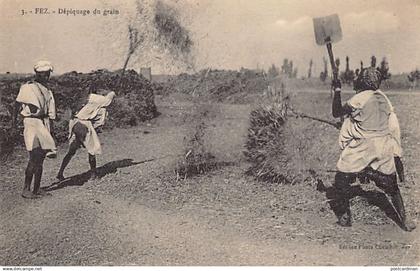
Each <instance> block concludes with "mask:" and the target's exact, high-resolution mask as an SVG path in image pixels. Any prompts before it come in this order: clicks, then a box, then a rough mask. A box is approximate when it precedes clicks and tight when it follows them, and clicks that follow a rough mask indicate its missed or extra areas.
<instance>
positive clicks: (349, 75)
mask: <svg viewBox="0 0 420 271" xmlns="http://www.w3.org/2000/svg"><path fill="white" fill-rule="evenodd" d="M322 61H323V63H324V70H323V71H321V73H320V75H319V79H320V80H321V81H322V82H325V81H326V79H327V78H328V62H327V59H326V58H325V57H323V58H322ZM312 65H313V61H312V59H311V61H310V62H309V70H311V69H312ZM335 65H336V66H337V68H338V69H339V70H340V58H337V59H336V60H335ZM370 66H371V67H373V68H376V69H377V70H378V71H379V72H380V74H381V78H382V80H387V79H389V78H391V73H390V72H389V63H388V61H387V59H386V57H383V58H382V61H381V63H380V65H379V66H378V67H377V60H376V56H372V57H371V59H370ZM363 68H364V67H363V61H360V68H357V69H355V70H352V69H350V58H349V57H348V56H346V68H345V70H344V71H342V72H340V80H341V81H342V82H343V83H344V84H348V85H351V84H353V80H354V79H355V78H356V77H357V76H358V75H359V73H360V71H361V70H362V69H363ZM308 75H309V73H308ZM308 78H310V76H308Z"/></svg>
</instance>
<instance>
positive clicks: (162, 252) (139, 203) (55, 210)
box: [0, 92, 420, 265]
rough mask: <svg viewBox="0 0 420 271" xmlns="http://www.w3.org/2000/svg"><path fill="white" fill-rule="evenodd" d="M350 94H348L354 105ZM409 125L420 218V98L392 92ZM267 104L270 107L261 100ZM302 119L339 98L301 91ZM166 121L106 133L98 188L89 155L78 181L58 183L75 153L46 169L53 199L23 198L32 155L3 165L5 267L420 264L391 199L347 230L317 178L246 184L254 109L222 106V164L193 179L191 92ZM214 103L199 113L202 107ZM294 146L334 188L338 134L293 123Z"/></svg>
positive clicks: (359, 213) (216, 124) (215, 131)
mask: <svg viewBox="0 0 420 271" xmlns="http://www.w3.org/2000/svg"><path fill="white" fill-rule="evenodd" d="M348 95H349V94H345V95H344V96H347V97H348ZM390 99H391V101H392V102H393V103H394V105H395V107H396V109H397V113H398V116H399V119H400V123H401V128H402V136H403V148H404V150H405V154H404V159H403V161H404V163H405V166H406V172H407V173H406V174H407V182H406V183H403V184H400V187H401V190H402V194H403V196H404V199H405V202H406V209H407V212H408V214H409V217H410V218H411V219H412V220H414V221H415V222H416V223H417V222H418V220H419V218H420V214H419V211H420V197H419V196H420V194H419V190H420V183H419V177H420V160H419V159H417V155H418V153H419V152H420V143H419V142H418V135H419V132H420V122H419V119H420V110H418V104H420V95H418V94H417V93H409V92H405V93H401V94H391V95H390ZM255 100H258V99H255ZM291 100H292V103H293V105H294V106H295V108H296V109H297V110H300V111H301V112H304V113H306V114H311V115H313V116H317V117H320V118H324V119H330V120H332V117H330V115H329V112H330V102H331V101H330V98H329V94H328V92H322V93H321V92H296V93H291ZM156 104H157V107H158V110H159V112H161V113H162V114H161V115H160V116H159V117H157V118H156V119H153V120H151V121H149V122H147V123H144V124H141V125H140V126H137V127H133V128H129V129H121V128H117V129H114V130H112V131H106V132H104V133H103V134H101V135H100V137H101V139H102V143H103V144H104V146H103V150H104V153H103V155H101V156H100V157H99V158H98V165H99V166H100V175H101V178H100V179H96V180H88V178H87V176H86V174H84V173H85V172H86V171H87V170H88V163H87V153H86V151H85V150H81V151H79V153H78V154H77V155H76V157H75V158H74V160H73V161H72V162H71V163H70V165H69V167H68V169H67V171H66V172H65V174H66V176H70V178H68V179H66V180H65V181H63V182H61V183H56V180H55V179H54V176H55V174H56V171H57V170H58V167H59V163H60V162H61V159H62V158H63V156H64V154H65V147H66V146H61V148H60V152H59V156H58V158H57V159H55V160H47V161H46V162H45V165H44V175H43V183H42V185H43V186H44V188H46V189H47V190H49V192H50V194H51V195H50V196H46V197H43V198H41V199H36V200H25V199H23V198H21V197H20V190H21V188H22V183H23V176H24V170H25V164H26V160H27V154H26V152H25V151H24V149H22V148H19V149H18V150H17V151H15V152H14V153H13V155H12V157H9V159H8V160H7V161H6V162H4V163H2V164H1V165H0V172H1V176H2V181H1V182H0V191H1V193H0V194H1V197H0V215H1V220H0V221H1V222H0V229H1V231H0V265H418V264H419V263H420V259H419V256H420V254H419V234H418V231H419V230H418V229H417V230H415V231H413V232H410V233H407V232H404V231H402V230H401V229H400V228H399V227H398V226H397V225H396V224H395V223H394V222H393V221H392V220H391V219H390V218H389V217H387V216H386V214H385V212H383V211H382V210H381V209H380V208H379V207H378V206H377V205H379V206H380V204H378V202H379V201H380V199H382V197H381V193H380V192H379V191H376V189H375V188H374V187H373V186H371V185H363V186H362V189H364V190H366V191H371V193H366V194H367V195H371V196H370V198H369V197H366V198H364V197H357V198H355V199H354V200H353V210H354V223H353V227H351V228H341V227H339V226H337V225H336V224H335V221H336V220H335V217H334V214H333V213H332V211H331V210H330V209H329V207H328V204H327V202H326V197H325V195H324V194H323V193H320V192H318V191H317V190H316V185H315V179H311V178H308V179H306V180H305V181H303V180H302V181H301V182H297V183H296V184H295V185H285V184H276V183H265V182H259V181H256V180H254V179H253V178H251V177H250V176H247V175H245V174H244V173H245V171H246V170H247V168H248V167H249V164H248V163H247V162H246V160H245V157H244V156H243V151H244V147H243V146H244V143H245V140H246V136H247V129H248V121H249V113H250V111H251V110H252V109H253V108H254V107H256V106H257V105H258V101H254V102H253V103H249V104H242V105H230V104H219V103H213V104H212V105H211V106H209V108H210V109H209V110H210V111H211V112H209V114H206V115H205V118H204V122H205V133H204V141H205V142H206V143H205V144H206V148H207V150H210V151H211V153H212V154H213V155H214V156H215V159H217V161H219V162H220V165H221V166H219V167H217V169H216V170H214V171H211V172H207V173H206V174H203V175H197V176H193V177H191V178H182V176H181V177H180V176H177V174H176V173H175V171H174V168H175V167H176V165H177V163H178V161H179V159H180V157H183V156H184V155H185V145H184V142H185V137H186V136H188V135H190V134H191V129H195V128H194V127H196V126H194V125H195V123H194V121H191V120H193V119H194V112H196V111H195V110H194V108H197V105H194V103H193V102H192V101H187V100H184V99H182V96H181V95H169V96H165V97H164V98H162V97H157V98H156ZM201 106H202V105H198V107H201ZM290 127H291V130H290V134H289V138H288V140H289V141H288V142H289V143H290V144H293V146H299V147H297V148H295V149H294V152H291V157H292V158H293V159H294V161H296V164H297V167H298V170H299V171H297V172H296V174H298V173H299V174H301V175H302V176H305V174H307V172H308V170H309V169H312V170H314V171H315V172H316V177H317V178H321V179H323V180H324V181H325V182H328V181H331V179H332V177H333V175H334V173H333V172H329V171H328V170H334V169H335V163H336V160H337V158H338V155H339V148H338V145H337V137H338V130H337V129H335V128H334V127H332V126H329V125H327V124H322V123H319V122H315V121H311V120H306V119H290Z"/></svg>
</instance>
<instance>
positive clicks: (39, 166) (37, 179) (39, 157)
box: [32, 148, 46, 195]
mask: <svg viewBox="0 0 420 271" xmlns="http://www.w3.org/2000/svg"><path fill="white" fill-rule="evenodd" d="M32 152H33V153H34V155H35V170H34V190H33V194H34V195H40V194H41V193H40V190H39V188H40V186H41V178H42V171H43V164H44V159H45V154H46V152H45V151H44V150H42V149H41V148H37V149H35V150H33V151H32Z"/></svg>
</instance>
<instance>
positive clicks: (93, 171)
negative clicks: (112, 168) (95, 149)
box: [89, 154, 98, 178]
mask: <svg viewBox="0 0 420 271" xmlns="http://www.w3.org/2000/svg"><path fill="white" fill-rule="evenodd" d="M89 165H90V174H91V178H97V177H98V176H97V172H96V157H95V155H92V154H89Z"/></svg>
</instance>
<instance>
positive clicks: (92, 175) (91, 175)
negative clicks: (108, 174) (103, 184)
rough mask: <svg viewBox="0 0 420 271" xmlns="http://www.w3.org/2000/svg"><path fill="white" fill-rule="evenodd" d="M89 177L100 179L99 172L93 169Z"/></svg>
mask: <svg viewBox="0 0 420 271" xmlns="http://www.w3.org/2000/svg"><path fill="white" fill-rule="evenodd" d="M89 179H90V180H92V181H94V180H98V179H100V177H99V175H98V173H97V172H96V171H95V170H91V171H90V177H89Z"/></svg>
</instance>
